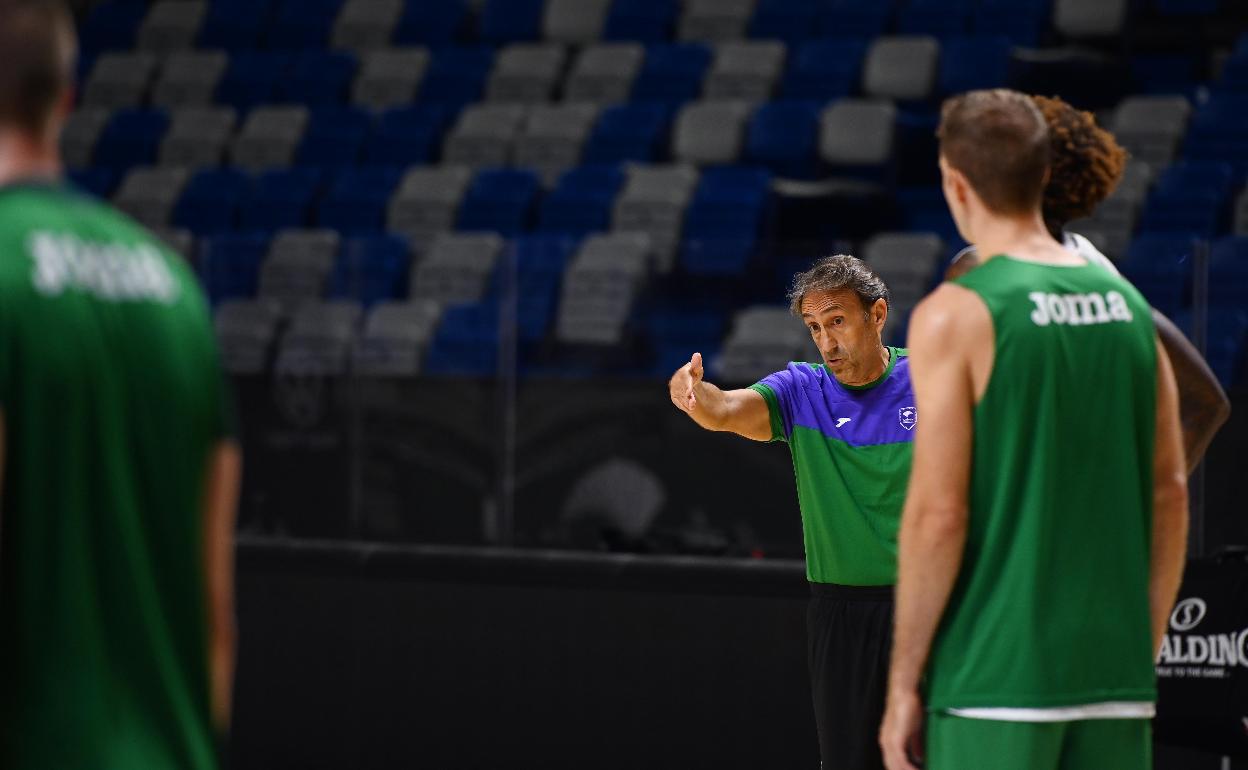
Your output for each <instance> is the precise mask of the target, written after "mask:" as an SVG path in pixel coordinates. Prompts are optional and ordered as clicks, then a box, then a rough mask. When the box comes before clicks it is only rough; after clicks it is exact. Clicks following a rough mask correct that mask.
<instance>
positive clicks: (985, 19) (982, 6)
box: [971, 0, 1053, 46]
mask: <svg viewBox="0 0 1248 770" xmlns="http://www.w3.org/2000/svg"><path fill="white" fill-rule="evenodd" d="M1052 10H1053V4H1052V0H980V2H979V7H978V8H977V9H976V10H975V13H974V14H972V15H971V32H973V33H974V34H976V35H1003V36H1005V37H1008V38H1009V39H1010V40H1011V41H1012V42H1013V43H1014V44H1015V45H1022V46H1035V45H1037V44H1038V43H1039V42H1040V36H1041V35H1042V34H1043V33H1044V30H1045V28H1046V27H1047V26H1048V24H1049V16H1050V15H1051V13H1052Z"/></svg>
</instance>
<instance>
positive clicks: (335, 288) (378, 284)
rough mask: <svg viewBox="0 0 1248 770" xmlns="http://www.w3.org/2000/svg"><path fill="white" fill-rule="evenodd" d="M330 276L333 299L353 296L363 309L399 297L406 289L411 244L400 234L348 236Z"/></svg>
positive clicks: (331, 296)
mask: <svg viewBox="0 0 1248 770" xmlns="http://www.w3.org/2000/svg"><path fill="white" fill-rule="evenodd" d="M341 252H342V253H341V254H340V256H339V257H338V260H337V261H336V262H335V263H334V269H333V271H332V272H331V273H330V276H329V297H330V298H331V299H352V300H355V301H356V302H359V303H360V304H361V305H362V306H363V307H364V308H366V309H367V308H370V307H372V306H373V305H375V304H377V303H378V302H383V301H387V300H393V299H397V298H398V297H399V296H400V294H401V293H402V292H403V291H404V290H405V289H406V285H405V283H404V279H405V278H406V277H407V268H408V264H409V263H410V262H411V247H410V245H409V244H408V241H407V239H406V238H404V237H403V236H401V235H394V234H388V235H370V236H357V237H354V238H348V239H347V240H346V241H345V242H344V243H343V244H342V249H341Z"/></svg>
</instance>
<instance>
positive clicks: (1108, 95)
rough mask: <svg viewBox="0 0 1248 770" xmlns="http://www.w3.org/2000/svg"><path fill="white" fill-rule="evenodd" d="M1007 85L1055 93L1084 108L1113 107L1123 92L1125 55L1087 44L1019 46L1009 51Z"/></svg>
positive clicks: (1126, 73)
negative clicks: (1052, 46) (1113, 53)
mask: <svg viewBox="0 0 1248 770" xmlns="http://www.w3.org/2000/svg"><path fill="white" fill-rule="evenodd" d="M1007 85H1008V86H1009V87H1010V88H1013V89H1015V90H1017V91H1022V92H1023V93H1028V94H1031V93H1045V94H1052V93H1058V94H1061V95H1062V98H1063V99H1065V100H1066V101H1068V102H1070V103H1071V104H1076V105H1079V107H1081V108H1083V109H1088V110H1100V109H1106V108H1110V107H1113V106H1114V105H1116V104H1118V102H1120V101H1122V99H1123V98H1124V97H1125V96H1126V95H1127V93H1128V89H1129V87H1130V85H1131V69H1130V66H1129V62H1128V60H1127V59H1126V58H1124V57H1121V56H1116V55H1112V54H1108V53H1103V52H1101V51H1099V50H1097V49H1095V48H1092V47H1090V46H1069V47H1065V48H1038V49H1032V48H1019V47H1016V48H1014V49H1013V50H1012V51H1011V52H1010V78H1009V81H1008V83H1007Z"/></svg>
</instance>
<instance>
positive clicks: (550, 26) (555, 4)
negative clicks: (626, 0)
mask: <svg viewBox="0 0 1248 770" xmlns="http://www.w3.org/2000/svg"><path fill="white" fill-rule="evenodd" d="M610 6H611V0H547V2H546V12H545V14H544V15H543V17H542V37H544V38H546V39H547V40H554V41H556V42H559V43H579V44H584V43H592V42H594V41H595V40H598V39H599V38H601V37H602V28H603V26H604V25H605V24H606V21H607V10H608V9H609V8H610Z"/></svg>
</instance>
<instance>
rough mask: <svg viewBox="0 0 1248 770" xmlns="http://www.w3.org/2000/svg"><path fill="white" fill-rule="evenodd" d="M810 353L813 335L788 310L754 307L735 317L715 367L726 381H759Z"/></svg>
mask: <svg viewBox="0 0 1248 770" xmlns="http://www.w3.org/2000/svg"><path fill="white" fill-rule="evenodd" d="M810 353H811V343H810V335H809V334H808V333H807V332H806V330H805V329H803V328H802V323H801V321H799V320H798V319H796V318H794V317H793V314H792V313H790V312H789V309H788V308H787V307H783V306H776V305H754V306H752V307H748V308H745V309H744V310H741V311H739V312H738V313H737V314H736V315H735V316H734V317H733V319H732V329H731V330H730V331H729V333H728V337H727V338H726V339H725V340H724V347H723V352H722V353H721V354H720V357H719V359H718V360H717V361H716V362H715V363H714V365H713V368H714V369H715V370H717V371H716V372H715V374H716V376H718V377H720V378H721V379H723V380H724V381H725V382H732V383H745V382H757V381H758V380H760V379H762V378H763V377H766V376H767V375H768V374H771V373H772V372H776V371H779V370H781V369H783V368H784V367H785V366H787V365H788V363H789V362H790V361H801V360H804V359H807V358H809V357H810Z"/></svg>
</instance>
